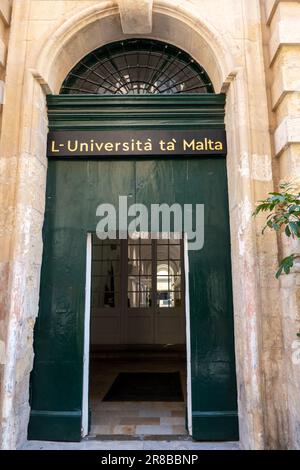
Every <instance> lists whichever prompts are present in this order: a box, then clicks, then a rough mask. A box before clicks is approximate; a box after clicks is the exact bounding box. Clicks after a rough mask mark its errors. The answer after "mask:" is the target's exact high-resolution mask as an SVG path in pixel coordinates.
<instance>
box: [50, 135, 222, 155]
mask: <svg viewBox="0 0 300 470" xmlns="http://www.w3.org/2000/svg"><path fill="white" fill-rule="evenodd" d="M226 152H227V144H226V132H225V130H224V129H208V130H205V129H199V130H195V129H194V130H177V129H172V130H167V129H163V130H155V129H151V130H146V129H134V130H132V129H128V128H127V129H115V130H105V129H102V130H88V131H85V130H74V131H72V130H70V131H63V130H59V131H55V130H54V131H50V132H49V134H48V142H47V156H48V158H51V159H59V158H68V159H69V158H71V159H80V158H113V159H115V158H119V157H120V158H123V157H126V156H128V157H138V156H142V157H154V156H165V157H170V158H172V157H174V156H179V157H187V156H192V155H195V156H224V155H226Z"/></svg>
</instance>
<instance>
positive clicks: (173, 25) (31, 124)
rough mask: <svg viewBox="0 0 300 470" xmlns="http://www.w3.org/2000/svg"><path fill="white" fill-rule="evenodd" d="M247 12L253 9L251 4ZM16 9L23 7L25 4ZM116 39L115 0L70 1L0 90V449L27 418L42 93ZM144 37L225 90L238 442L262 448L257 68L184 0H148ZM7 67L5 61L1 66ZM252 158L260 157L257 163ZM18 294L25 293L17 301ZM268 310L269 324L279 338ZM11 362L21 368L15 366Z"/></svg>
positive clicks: (266, 157)
mask: <svg viewBox="0 0 300 470" xmlns="http://www.w3.org/2000/svg"><path fill="white" fill-rule="evenodd" d="M22 8H23V9H24V10H23V11H22ZM254 13H255V14H258V12H257V11H255V12H254ZM16 14H26V15H27V16H28V15H30V12H29V10H28V5H27V2H24V5H23V7H22V6H20V7H19V10H18V11H17V13H16ZM249 34H250V33H249ZM123 37H129V36H128V35H126V36H124V34H123V33H122V30H121V24H120V19H119V13H118V7H117V4H116V2H114V1H102V2H97V4H95V5H92V6H89V7H88V8H78V10H77V11H75V13H74V14H73V15H72V16H71V17H70V18H69V19H67V20H64V21H63V22H62V21H61V20H60V21H58V22H57V23H55V24H54V25H52V26H51V27H50V28H49V29H48V31H47V33H46V34H45V35H44V36H43V37H42V38H41V40H40V42H39V46H38V48H36V49H34V48H33V49H32V50H31V53H30V54H29V56H28V57H27V58H26V59H24V63H25V66H24V68H23V69H22V70H20V71H18V74H17V75H16V80H18V81H19V83H22V86H21V89H22V96H17V97H16V98H15V97H14V92H13V88H11V89H8V91H7V100H10V101H11V102H12V103H13V102H14V104H12V107H11V108H9V109H10V111H9V114H8V115H7V116H6V123H5V126H6V127H7V129H9V126H10V131H9V133H8V134H9V135H10V138H12V136H14V141H13V144H12V145H11V144H10V143H9V142H8V140H5V139H4V140H3V141H2V147H1V148H2V155H3V156H4V157H7V158H8V157H11V160H10V161H8V159H7V160H6V162H5V164H6V163H7V166H6V167H5V171H6V175H7V177H8V178H10V180H11V181H14V182H15V188H16V189H15V190H14V191H13V192H12V193H10V201H9V204H8V206H9V207H10V208H11V209H12V211H11V217H12V226H14V228H15V232H14V233H13V234H12V233H6V234H5V236H6V237H7V240H8V242H7V244H8V247H9V248H8V249H9V252H10V254H11V258H12V260H13V262H12V263H10V264H9V265H8V266H7V268H6V269H7V271H6V272H5V275H6V278H5V282H6V285H7V294H6V301H5V313H6V317H5V318H6V320H5V325H6V330H5V331H6V343H7V348H8V351H10V353H9V356H8V361H7V363H6V364H5V367H4V380H3V383H4V384H5V386H4V387H3V388H2V404H3V405H2V417H3V423H4V425H3V445H4V447H5V448H11V447H15V446H16V445H17V442H18V441H22V439H24V436H25V434H26V427H27V422H28V392H25V394H24V389H25V388H26V384H27V389H28V378H29V373H30V369H31V366H32V356H33V355H32V331H33V324H34V318H35V317H36V315H37V308H38V285H39V270H40V263H41V252H42V240H41V229H42V223H43V210H44V201H43V197H44V194H45V177H46V167H47V163H46V157H45V155H46V147H45V146H46V136H47V112H46V105H45V96H44V94H45V92H46V93H58V90H59V88H60V86H61V83H62V81H63V79H64V78H65V76H66V75H67V73H68V72H69V70H70V69H71V68H72V67H73V66H74V65H75V64H76V62H78V61H79V60H80V59H81V58H82V57H83V56H84V55H86V54H87V53H88V52H90V51H91V50H93V49H96V48H97V47H100V46H101V45H102V44H105V43H109V42H112V41H115V40H120V39H122V38H123ZM147 37H150V38H155V39H158V40H162V41H168V42H170V43H173V44H174V45H176V46H178V47H180V48H181V49H183V50H185V51H186V52H188V53H189V54H190V55H192V56H193V57H194V58H195V60H197V61H198V62H199V63H201V65H202V66H203V67H204V68H205V69H206V71H207V72H208V74H209V76H210V77H211V79H212V81H213V84H214V87H215V89H216V90H217V91H223V92H226V93H227V112H226V123H227V136H228V185H229V205H230V221H231V233H232V268H233V293H234V309H235V336H236V358H237V380H238V392H239V417H240V433H241V441H242V444H243V446H244V447H246V448H264V447H266V446H270V447H272V446H274V445H278V440H279V435H278V430H279V429H280V426H281V425H282V422H283V418H282V416H281V411H280V412H279V413H277V415H276V417H275V418H274V416H273V411H272V409H273V408H272V406H271V405H268V407H267V406H266V405H265V403H266V400H267V396H268V394H269V393H270V391H273V393H274V394H275V395H276V394H277V396H281V392H282V389H281V386H282V384H281V374H282V370H281V362H280V361H281V358H280V348H278V351H276V358H277V363H276V366H274V370H267V360H266V354H265V353H264V344H263V341H264V340H265V339H266V332H267V330H268V328H269V325H268V321H267V315H268V308H267V305H268V299H269V296H270V292H271V291H272V290H274V289H276V286H275V285H274V284H272V281H265V282H261V279H260V278H259V273H258V270H257V269H256V266H257V263H260V262H261V261H262V260H263V256H264V249H265V248H264V244H267V245H268V250H269V252H270V253H271V259H272V261H271V263H273V262H274V261H275V259H276V255H277V244H276V240H275V238H274V237H273V236H272V235H269V236H268V237H266V238H265V239H264V240H263V241H261V242H260V244H259V245H258V244H257V241H256V230H257V228H256V226H255V224H254V223H253V222H252V221H251V212H252V206H253V203H254V201H255V200H256V199H257V198H258V197H259V195H260V194H261V193H262V192H263V193H265V191H266V187H268V188H269V189H272V172H271V161H270V160H271V159H270V154H271V151H270V141H269V134H268V126H267V125H266V122H267V119H265V121H264V117H265V116H266V113H267V111H266V97H265V92H264V91H263V90H265V87H263V84H261V89H259V86H260V85H259V81H260V80H262V81H263V80H264V75H263V67H260V68H259V70H256V72H255V76H254V75H252V76H251V75H250V73H251V72H250V66H249V65H247V64H243V63H238V62H236V60H235V58H234V56H233V54H232V53H231V48H230V46H229V45H227V44H226V40H225V39H224V36H223V35H221V34H219V33H218V32H217V29H216V28H215V27H214V26H212V25H210V24H209V23H208V22H207V21H206V20H205V19H204V16H203V15H201V12H200V11H198V10H197V11H195V9H194V8H192V6H191V5H190V4H189V3H188V2H183V3H182V4H178V5H175V7H174V2H172V1H171V0H157V1H155V2H154V10H153V30H152V33H151V34H149V35H147ZM24 53H25V52H24ZM14 71H15V68H14V64H12V65H11V68H10V69H8V74H9V73H11V74H13V73H14ZM255 82H256V83H255ZM257 83H258V84H257ZM254 86H256V93H257V98H256V100H257V101H256V103H257V104H258V103H259V100H260V99H262V100H263V103H264V105H263V107H262V110H261V113H260V116H259V117H257V116H256V115H255V103H253V102H250V96H252V95H251V93H252V91H253V89H254ZM16 116H17V119H16ZM4 119H5V117H4ZM250 129H251V131H250ZM4 134H5V132H4ZM260 156H262V157H263V159H262V161H263V163H262V164H261V163H260V158H259V157H260ZM253 168H254V169H255V172H253ZM28 187H29V188H32V190H33V188H35V191H34V194H33V193H32V194H30V195H29V194H28V190H27V188H28ZM23 209H24V210H23ZM272 256H273V258H272ZM32 260H34V261H32ZM269 269H270V267H269ZM26 270H27V271H29V272H30V275H29V276H27V277H26V276H25V277H24V276H23V274H22V273H25V271H26ZM21 299H27V300H26V301H25V300H24V302H23V304H21V303H20V302H21ZM277 315H278V312H277ZM277 315H276V325H275V320H274V325H275V326H274V329H275V330H276V335H277V337H280V333H281V332H280V328H281V327H280V321H278V318H277ZM273 317H274V318H275V315H273ZM20 326H21V327H20ZM16 332H17V333H16ZM25 338H27V339H28V338H29V341H27V340H25ZM267 340H268V341H269V338H267ZM269 342H270V341H269ZM22 348H23V349H25V351H26V352H27V354H26V357H27V359H24V361H23V362H22V360H21V358H20V356H21V350H22ZM24 357H25V356H24ZM20 364H22V366H20V367H18V365H20ZM16 371H17V372H16ZM16 373H17V374H19V375H18V377H16ZM26 393H27V394H26ZM22 394H23V398H22V399H21V401H22V406H21V408H20V396H21V395H22ZM24 397H25V398H24Z"/></svg>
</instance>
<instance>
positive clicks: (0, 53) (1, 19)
mask: <svg viewBox="0 0 300 470" xmlns="http://www.w3.org/2000/svg"><path fill="white" fill-rule="evenodd" d="M10 15H11V0H1V1H0V135H1V121H2V108H3V104H4V89H5V69H6V55H7V46H8V40H9V25H10ZM0 357H1V347H0ZM0 364H1V360H0Z"/></svg>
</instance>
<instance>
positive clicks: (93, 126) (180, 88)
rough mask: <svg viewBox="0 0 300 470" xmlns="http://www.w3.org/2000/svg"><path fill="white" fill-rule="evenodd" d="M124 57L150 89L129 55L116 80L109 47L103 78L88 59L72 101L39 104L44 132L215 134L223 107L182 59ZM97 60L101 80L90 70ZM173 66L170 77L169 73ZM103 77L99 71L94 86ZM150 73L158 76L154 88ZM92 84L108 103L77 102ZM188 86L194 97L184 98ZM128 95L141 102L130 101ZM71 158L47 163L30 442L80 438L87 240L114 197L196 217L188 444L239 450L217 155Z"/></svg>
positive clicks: (189, 295) (74, 76)
mask: <svg viewBox="0 0 300 470" xmlns="http://www.w3.org/2000/svg"><path fill="white" fill-rule="evenodd" d="M130 47H132V48H133V46H132V45H128V54H129V56H130V60H131V61H132V60H133V57H135V58H136V57H139V58H141V57H142V58H143V61H146V62H144V65H146V66H147V67H146V68H147V70H148V71H149V74H150V75H149V76H148V79H147V80H146V79H145V80H142V79H141V75H139V74H140V73H141V70H138V69H139V67H133V70H131V68H130V67H129V65H130V63H129V62H128V57H129V56H128V55H127V64H126V61H125V65H123V69H122V64H120V63H119V65H118V67H119V69H118V70H119V71H118V72H116V71H115V67H116V64H117V62H116V57H119V56H120V51H119V49H117V48H116V49H114V46H112V48H110V50H109V55H110V57H109V60H110V64H111V62H112V63H113V65H109V64H108V62H105V64H106V65H105V66H103V60H104V59H103V56H102V55H101V52H99V51H98V52H97V54H96V55H95V54H94V56H93V58H86V59H84V60H83V61H82V62H81V63H80V64H78V69H77V71H76V70H75V72H74V71H72V73H71V74H70V76H69V77H68V79H67V80H66V81H65V83H64V85H63V86H64V88H63V89H64V90H65V92H66V91H67V90H69V91H70V90H71V91H70V94H69V95H63V94H62V95H59V96H49V97H48V115H49V124H50V130H51V131H64V132H69V131H72V132H73V131H77V132H81V131H86V130H91V131H93V130H109V131H114V132H115V133H116V135H117V134H118V131H120V130H124V129H127V130H132V129H137V130H141V129H144V130H152V131H156V130H168V131H169V130H180V131H184V130H201V129H202V130H203V129H208V130H212V129H218V130H220V129H221V130H222V129H224V107H225V97H224V95H216V94H213V93H211V91H212V85H211V84H210V83H209V79H208V77H207V75H205V72H204V71H203V74H202V75H201V72H202V70H201V68H200V66H198V65H197V64H195V63H193V62H191V61H190V59H187V58H186V56H185V55H184V54H185V53H183V55H182V56H180V55H176V54H178V51H177V52H176V51H175V52H174V48H173V46H170V53H169V54H167V57H165V56H164V57H162V56H161V55H159V51H158V50H156V49H155V47H154V46H153V48H152V49H151V51H152V52H151V53H148V54H146V55H143V54H140V52H139V53H138V54H136V52H134V51H133V49H130ZM143 47H144V48H145V47H146V46H145V44H144V46H143ZM133 52H134V53H133ZM113 54H115V56H114V58H113V60H111V56H112V55H113ZM118 54H119V55H118ZM95 56H96V57H98V63H100V62H101V67H102V68H101V69H97V68H96V69H95V67H96V66H97V63H96V65H95ZM176 57H177V59H178V60H179V61H180V67H179V69H176V70H177V71H178V70H180V72H178V73H177V72H176V70H174V69H173V71H172V68H171V67H172V64H173V66H175V62H176V61H175V58H176ZM177 59H176V60H177ZM91 60H92V62H90V61H91ZM118 60H119V62H120V61H121V60H123V59H121V56H120V57H119V59H118ZM135 60H136V59H135ZM140 60H141V59H140ZM159 60H161V61H162V62H161V63H160V62H158V61H159ZM93 61H94V62H93ZM147 64H148V65H147ZM159 64H160V65H159ZM163 64H164V65H163ZM103 67H104V69H105V67H107V70H108V71H107V75H106V79H105V80H104V81H103V74H104V69H103ZM109 67H112V68H111V69H109ZM128 67H129V68H128ZM125 69H126V70H127V72H126V71H125ZM91 70H92V71H93V73H94V75H93V78H92V77H91V75H89V74H90V73H91ZM121 70H124V73H123V72H122V73H123V75H122V77H123V78H122V77H121V79H120V73H121ZM128 70H129V73H131V72H132V74H133V75H132V77H133V79H132V80H131V81H130V83H129V81H128V80H127V79H126V77H125V75H128ZM95 72H96V73H95ZM158 72H159V73H160V74H162V73H163V74H165V75H164V77H163V78H161V81H160V84H159V86H158V75H157V74H158ZM82 73H83V74H84V73H86V74H85V76H84V79H82V78H81V79H79V78H78V76H80V74H82ZM96 76H98V79H99V76H100V77H102V78H101V80H102V82H101V83H102V85H104V86H105V88H109V87H108V86H107V80H109V82H113V83H114V86H115V93H114V94H116V95H117V96H111V95H108V94H106V95H105V94H102V95H93V94H91V95H82V94H81V93H84V92H85V93H93V92H94V88H93V87H94V83H93V82H95V77H96ZM201 76H202V79H201V80H202V82H201V83H199V81H197V80H199V77H201ZM81 77H82V75H81ZM124 77H125V78H124ZM78 80H79V81H78ZM80 80H81V82H80ZM113 80H114V81H113ZM124 80H125V82H124ZM126 80H127V81H126ZM105 83H106V84H105ZM153 83H154V84H156V85H155V86H156V88H155V86H154V85H153ZM167 83H169V84H168V85H166V84H167ZM192 83H194V85H193V87H194V88H195V89H190V85H191V84H192ZM143 84H144V85H143ZM187 84H189V87H188V86H187ZM72 87H73V89H72ZM85 87H90V88H88V89H87V88H85ZM151 87H153V88H151ZM75 89H76V90H77V91H74V90H75ZM184 89H186V94H185V92H184ZM72 90H73V91H72ZM151 90H152V93H153V94H152V95H150V94H149V92H151ZM176 90H177V91H176ZM104 91H106V92H107V93H108V91H107V90H104ZM110 91H112V90H110ZM77 93H79V94H77ZM101 93H103V91H102V92H101ZM158 93H162V94H158ZM123 94H124V95H125V94H127V96H122V95H123ZM132 94H137V95H140V96H128V95H132ZM74 157H75V158H57V159H56V160H54V159H52V160H49V167H48V176H47V193H46V213H45V222H44V229H43V239H44V252H43V263H42V273H41V287H40V308H39V315H38V318H37V322H36V326H35V339H34V349H35V361H34V368H33V371H32V374H31V385H30V404H31V415H30V423H29V430H28V435H29V438H30V439H42V440H70V441H78V440H80V439H81V437H82V421H83V414H82V410H83V385H84V361H85V342H84V338H85V326H86V325H85V300H86V263H87V242H86V241H87V235H88V234H89V233H94V232H95V227H96V223H97V220H96V211H97V207H98V205H99V204H112V205H113V206H114V207H116V208H117V207H118V199H119V196H120V195H122V196H127V197H128V198H130V199H131V200H132V201H134V202H135V203H141V204H144V205H145V206H146V207H148V208H149V210H150V206H151V204H162V203H165V204H168V205H170V206H171V205H172V204H175V203H177V204H179V205H180V206H181V207H183V205H184V204H191V205H192V206H193V207H194V206H195V205H196V204H204V206H205V218H204V222H205V223H204V226H205V241H204V246H203V248H202V249H201V250H198V251H189V252H188V272H187V273H186V276H187V279H188V287H186V289H185V301H186V302H187V303H188V305H189V309H188V313H187V315H188V325H189V336H190V344H189V362H188V364H187V367H188V373H189V374H190V378H191V380H190V387H191V413H190V414H191V433H192V437H193V438H194V439H196V440H235V439H238V418H237V396H236V395H237V394H236V377H235V358H234V325H233V306H232V284H231V257H230V232H229V214H228V193H227V176H226V155H218V156H212V155H205V154H204V155H202V156H201V157H199V156H195V155H193V156H190V157H188V156H184V155H176V156H172V155H168V156H167V157H162V156H155V155H154V156H152V157H151V158H149V157H147V158H143V157H140V158H137V157H131V156H130V155H129V156H128V157H122V158H120V156H118V155H117V154H112V155H111V157H110V158H105V159H103V158H102V159H101V158H89V157H87V158H80V156H79V155H77V158H76V155H74ZM174 301H175V297H174Z"/></svg>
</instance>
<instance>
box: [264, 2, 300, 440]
mask: <svg viewBox="0 0 300 470" xmlns="http://www.w3.org/2000/svg"><path fill="white" fill-rule="evenodd" d="M265 20H266V25H267V32H266V38H267V41H266V42H267V53H266V70H267V73H268V75H269V82H270V90H269V107H270V113H271V133H272V137H273V146H274V161H273V166H274V169H275V174H276V184H277V183H278V182H280V181H293V180H296V181H297V180H298V188H299V186H300V29H299V22H300V2H299V1H280V0H279V1H278V0H277V1H275V0H268V1H266V2H265ZM279 244H280V246H279V248H280V250H279V255H280V257H284V256H288V255H289V254H290V253H293V252H299V251H300V244H299V243H298V244H297V243H293V242H288V240H287V238H286V237H284V236H283V237H282V238H281V239H280V240H279ZM280 289H281V290H280V294H281V295H280V297H281V308H282V324H283V337H284V364H285V371H286V377H285V382H286V400H287V410H288V446H289V448H298V449H299V448H300V406H299V390H300V340H297V337H296V333H297V332H299V331H300V265H299V263H298V264H297V266H296V267H295V269H294V272H293V274H290V275H289V276H283V277H282V278H281V280H280Z"/></svg>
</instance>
